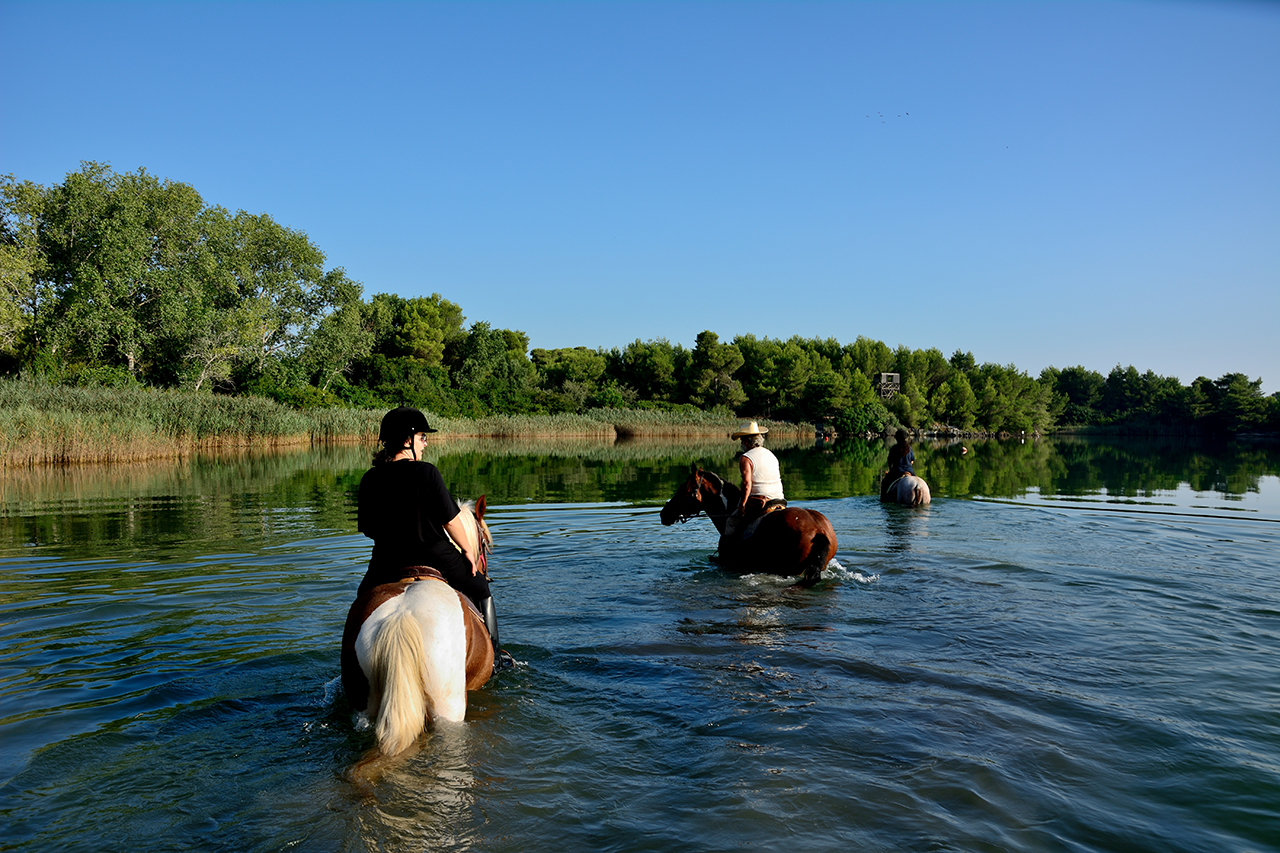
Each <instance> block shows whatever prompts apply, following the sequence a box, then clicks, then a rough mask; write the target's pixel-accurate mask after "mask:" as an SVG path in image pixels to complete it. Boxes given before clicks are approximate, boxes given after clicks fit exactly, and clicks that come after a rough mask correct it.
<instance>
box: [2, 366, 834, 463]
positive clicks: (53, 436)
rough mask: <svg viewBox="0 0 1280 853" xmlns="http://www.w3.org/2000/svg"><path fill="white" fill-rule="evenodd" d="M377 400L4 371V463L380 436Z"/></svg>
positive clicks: (682, 433) (445, 434)
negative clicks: (49, 378) (328, 400)
mask: <svg viewBox="0 0 1280 853" xmlns="http://www.w3.org/2000/svg"><path fill="white" fill-rule="evenodd" d="M383 414H384V412H383V411H382V410H381V409H376V410H375V409H350V408H327V409H306V410H298V409H294V408H292V407H290V406H286V405H282V404H280V403H277V402H275V401H273V400H269V399H267V398H264V397H248V396H245V397H226V396H217V395H213V394H198V393H193V392H189V391H177V390H172V389H155V388H143V387H136V388H101V387H87V388H80V387H73V386H65V385H50V384H47V383H43V382H39V381H32V380H24V379H0V466H8V467H22V466H32V465H48V464H70V463H81V462H136V461H141V460H146V459H156V458H163V457H178V456H185V455H188V454H190V453H192V452H195V451H197V450H201V449H212V448H218V449H230V448H237V447H258V448H265V447H274V446H287V445H306V444H312V445H315V444H338V443H348V442H359V443H362V444H369V445H372V444H373V443H374V442H376V440H377V436H378V426H379V423H380V422H381V419H382V415H383ZM426 415H427V418H428V420H429V421H430V422H431V425H432V426H433V427H435V428H437V429H438V430H439V433H438V434H436V435H435V436H433V438H434V440H435V441H440V442H452V441H456V440H458V439H461V438H473V439H497V440H510V439H527V438H531V437H546V438H551V439H555V440H567V439H586V440H591V441H603V442H607V443H612V442H614V441H617V440H627V439H643V438H660V439H667V440H671V439H677V440H682V439H689V440H699V441H701V440H707V441H713V440H725V439H727V437H728V434H729V433H730V432H731V431H732V430H733V429H734V427H735V426H736V425H737V423H738V420H737V419H736V418H734V417H732V416H731V415H726V414H725V413H723V412H700V411H683V412H664V411H650V410H642V409H595V410H591V411H587V412H583V413H580V414H559V415H492V416H489V417H484V418H477V419H468V418H444V417H440V416H438V415H435V414H433V413H431V412H427V413H426ZM760 423H761V425H762V426H765V427H767V428H768V429H769V431H770V435H771V436H773V437H774V438H775V439H776V438H781V437H784V436H793V437H794V436H805V435H812V434H813V428H812V426H810V425H808V424H786V423H777V422H771V421H761V422H760Z"/></svg>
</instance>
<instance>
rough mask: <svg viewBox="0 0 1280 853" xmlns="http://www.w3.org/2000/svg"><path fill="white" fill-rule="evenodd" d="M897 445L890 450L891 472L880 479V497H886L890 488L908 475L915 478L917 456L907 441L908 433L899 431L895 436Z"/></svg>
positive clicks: (885, 473)
mask: <svg viewBox="0 0 1280 853" xmlns="http://www.w3.org/2000/svg"><path fill="white" fill-rule="evenodd" d="M893 437H894V438H895V439H897V443H896V444H894V445H893V446H892V447H890V448H889V470H888V471H885V472H884V476H883V477H881V478H880V497H881V498H883V497H885V496H886V495H887V494H888V492H889V487H890V486H892V485H893V484H894V483H896V482H897V481H898V480H900V479H902V478H903V477H904V476H906V475H907V474H910V475H911V476H913V477H914V476H915V474H916V469H915V462H916V455H915V453H913V452H912V451H911V442H909V441H908V440H907V431H906V430H904V429H900V430H898V431H897V432H896V433H894V434H893Z"/></svg>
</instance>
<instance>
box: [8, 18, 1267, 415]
mask: <svg viewBox="0 0 1280 853" xmlns="http://www.w3.org/2000/svg"><path fill="white" fill-rule="evenodd" d="M0 31H2V32H3V33H4V44H5V49H4V51H2V52H0V173H11V174H14V175H15V176H17V177H18V178H22V179H30V180H33V181H36V182H38V183H42V184H52V183H58V182H60V181H61V180H62V179H63V178H64V177H65V175H66V174H67V173H68V172H70V171H74V170H75V169H76V168H78V165H79V163H80V161H82V160H97V161H103V162H108V163H110V164H111V165H112V166H113V167H114V168H115V169H116V170H117V171H120V172H125V171H134V170H136V169H139V168H146V169H147V170H148V171H149V172H151V173H153V174H155V175H158V176H160V177H163V178H169V179H172V180H177V181H182V182H185V183H188V184H191V185H192V186H194V187H195V188H196V189H197V190H198V191H199V192H200V193H201V194H202V196H203V197H204V199H205V201H206V202H207V203H210V204H220V205H223V206H224V207H226V208H228V209H230V210H232V211H235V210H241V209H243V210H247V211H250V212H252V213H267V214H269V215H271V216H272V217H273V218H274V219H275V220H276V221H278V222H280V223H282V224H284V225H287V226H289V227H291V228H295V229H298V230H301V231H304V232H306V233H307V235H308V236H309V237H310V238H311V240H312V241H313V242H314V243H315V244H316V245H317V246H319V247H320V248H321V249H322V250H323V251H324V252H325V253H326V255H327V258H328V265H329V266H341V267H344V268H345V269H346V270H347V272H348V274H349V275H350V276H351V277H352V278H355V279H357V280H359V281H360V282H362V283H363V284H364V287H365V293H366V295H371V294H373V293H378V292H391V293H398V294H401V295H404V296H414V295H426V294H430V293H433V292H438V293H440V294H442V295H443V296H445V297H446V298H448V299H450V300H452V301H454V302H456V303H458V304H459V305H461V306H462V308H463V311H464V313H465V314H466V316H467V319H468V322H474V321H477V320H484V321H487V322H489V323H491V324H492V325H494V326H496V327H504V328H513V329H520V330H522V331H524V332H526V333H528V335H529V336H530V339H531V346H533V347H565V346H579V345H581V346H588V347H597V346H602V347H606V348H609V347H613V346H623V345H625V344H627V343H628V342H630V341H632V340H635V339H637V338H639V339H642V340H649V339H653V338H660V337H661V338H666V339H668V340H670V341H672V342H673V343H682V344H684V345H686V346H692V344H693V341H694V337H695V335H697V333H698V332H700V331H702V330H703V329H711V330H712V331H715V332H717V333H719V334H720V336H721V337H722V338H724V339H728V338H731V337H733V336H734V335H737V334H745V333H750V334H754V335H756V336H758V337H766V336H767V337H773V338H787V337H790V336H792V335H800V336H802V337H806V338H809V337H821V338H827V337H834V338H836V339H838V340H840V341H841V342H851V341H853V340H854V339H855V338H856V337H857V336H859V335H865V336H867V337H871V338H875V339H878V340H883V341H885V342H886V343H887V344H889V345H890V346H897V345H899V344H905V345H907V346H910V347H914V348H924V347H937V348H939V349H941V350H942V351H943V352H944V353H946V354H948V355H949V354H950V353H952V352H953V351H954V350H956V349H965V350H970V351H972V352H973V353H974V355H975V356H976V358H977V359H978V361H979V362H984V361H991V362H998V363H1001V364H1009V363H1012V364H1015V365H1017V366H1018V367H1019V368H1021V369H1022V370H1025V371H1027V372H1028V373H1030V374H1032V375H1038V374H1039V372H1040V370H1041V369H1042V368H1044V367H1046V366H1049V365H1055V366H1058V367H1066V366H1070V365H1076V364H1082V365H1084V366H1086V367H1089V368H1092V369H1095V370H1098V371H1100V372H1102V373H1104V374H1105V373H1106V372H1107V371H1109V370H1110V369H1111V368H1112V367H1113V366H1115V365H1116V364H1121V365H1126V366H1127V365H1129V364H1132V365H1134V366H1135V367H1137V368H1138V369H1139V370H1140V371H1145V370H1148V369H1150V370H1153V371H1155V372H1156V373H1158V374H1161V375H1168V376H1177V377H1179V378H1180V379H1181V380H1182V381H1183V382H1184V383H1189V382H1190V381H1191V380H1193V379H1194V378H1195V377H1196V376H1198V375H1207V376H1209V377H1210V378H1216V377H1218V376H1220V375H1222V374H1223V373H1226V372H1229V371H1231V372H1237V371H1238V372H1242V373H1247V374H1248V375H1249V376H1250V377H1251V378H1258V377H1261V378H1262V379H1263V381H1264V388H1265V390H1266V391H1267V392H1268V393H1270V392H1272V391H1276V390H1280V334H1278V333H1277V330H1278V329H1280V4H1275V3H1254V2H1227V0H1223V2H1212V3H1208V2H1106V3H1089V2H1047V0H1046V2H990V3H974V2H941V0H938V2H904V3H866V2H824V3H797V2H789V3H773V2H741V3H694V2H635V3H603V2H577V3H551V2H471V3H427V2H420V3H303V2H273V3H249V2H224V3H187V2H165V3H112V2H100V3H62V2H47V1H46V2H40V3H26V2H10V0H0Z"/></svg>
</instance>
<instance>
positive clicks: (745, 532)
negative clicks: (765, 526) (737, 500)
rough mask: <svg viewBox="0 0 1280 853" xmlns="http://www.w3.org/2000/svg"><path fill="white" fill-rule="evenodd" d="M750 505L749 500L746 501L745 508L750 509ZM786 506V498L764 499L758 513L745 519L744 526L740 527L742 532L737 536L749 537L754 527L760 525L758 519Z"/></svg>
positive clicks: (753, 531) (754, 529)
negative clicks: (745, 523)
mask: <svg viewBox="0 0 1280 853" xmlns="http://www.w3.org/2000/svg"><path fill="white" fill-rule="evenodd" d="M751 507H752V504H751V502H748V503H747V508H748V509H751ZM786 508H787V501H786V498H774V499H773V500H769V501H765V503H764V505H763V506H762V507H761V508H760V510H759V514H758V515H754V516H752V517H751V518H750V519H749V520H748V521H747V525H746V527H744V528H742V533H741V534H739V536H738V538H739V539H748V538H750V537H751V535H752V534H753V533H755V532H756V528H757V527H759V526H760V521H761V520H762V519H763V518H764V517H765V516H766V515H768V514H769V513H771V512H777V511H778V510H780V509H786Z"/></svg>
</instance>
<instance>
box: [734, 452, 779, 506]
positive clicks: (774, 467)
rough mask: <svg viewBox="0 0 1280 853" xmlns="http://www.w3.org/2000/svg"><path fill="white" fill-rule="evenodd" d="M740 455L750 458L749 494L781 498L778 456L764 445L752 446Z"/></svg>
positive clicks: (769, 498) (773, 498)
mask: <svg viewBox="0 0 1280 853" xmlns="http://www.w3.org/2000/svg"><path fill="white" fill-rule="evenodd" d="M742 455H743V456H745V457H747V458H748V459H750V460H751V495H762V496H763V497H765V498H767V499H768V500H775V499H780V498H782V496H783V495H782V473H781V472H780V471H779V470H778V457H776V456H774V455H773V453H772V452H770V451H769V449H768V448H765V447H753V448H751V449H750V450H748V451H747V452H746V453H744V454H742ZM749 497H750V495H749Z"/></svg>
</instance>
